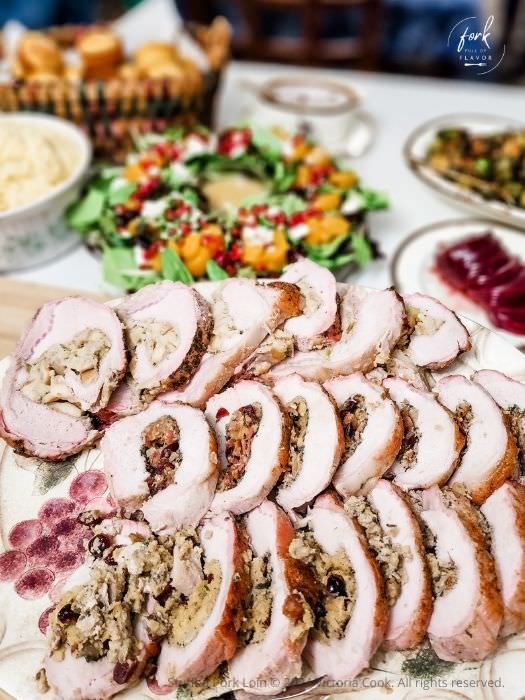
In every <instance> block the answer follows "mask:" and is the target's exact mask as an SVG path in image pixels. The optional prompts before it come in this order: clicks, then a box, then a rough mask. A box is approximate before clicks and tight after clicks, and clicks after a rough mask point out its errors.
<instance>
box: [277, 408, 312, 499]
mask: <svg viewBox="0 0 525 700" xmlns="http://www.w3.org/2000/svg"><path fill="white" fill-rule="evenodd" d="M286 410H287V412H288V415H289V416H290V423H291V426H290V457H289V461H288V467H289V468H288V471H286V472H285V473H284V475H283V478H282V482H281V483H282V485H283V486H284V487H286V486H290V484H291V483H292V482H293V481H294V480H295V478H296V477H297V475H298V474H299V472H300V470H301V467H302V464H303V455H304V441H305V438H306V430H307V428H308V405H307V403H306V401H305V399H304V398H303V397H302V396H296V397H295V398H294V399H293V400H292V401H290V403H289V404H288V405H287V406H286Z"/></svg>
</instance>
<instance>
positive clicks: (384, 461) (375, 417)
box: [324, 372, 403, 497]
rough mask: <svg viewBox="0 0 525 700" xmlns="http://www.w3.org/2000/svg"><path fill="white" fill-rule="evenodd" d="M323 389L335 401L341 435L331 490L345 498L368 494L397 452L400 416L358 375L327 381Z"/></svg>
mask: <svg viewBox="0 0 525 700" xmlns="http://www.w3.org/2000/svg"><path fill="white" fill-rule="evenodd" d="M324 388H325V389H326V390H327V391H328V392H329V393H330V394H331V395H332V396H333V397H334V399H335V402H336V404H337V407H338V409H339V415H340V417H341V422H342V425H343V434H344V450H343V457H342V460H341V463H340V466H339V468H338V469H337V471H336V474H335V477H334V480H333V484H334V487H335V488H336V489H337V491H338V492H339V493H340V494H341V495H342V496H345V497H346V496H353V495H355V494H364V493H367V492H368V491H369V490H370V489H371V488H373V486H374V484H375V483H376V482H377V481H378V479H380V478H381V477H382V475H383V474H384V473H385V472H386V471H387V469H389V467H390V466H391V465H392V463H393V461H394V459H395V458H396V455H397V453H398V452H399V449H400V447H401V440H402V438H403V423H402V420H401V414H400V413H399V410H398V409H397V407H396V405H395V404H394V402H393V401H391V400H390V399H389V398H388V396H387V394H386V392H385V391H384V390H383V389H382V388H381V387H379V386H377V385H376V384H374V383H372V382H371V381H369V380H368V379H366V378H365V377H364V376H363V375H362V374H361V372H354V373H353V374H350V375H348V376H347V377H336V378H335V379H330V380H329V381H327V382H325V384H324Z"/></svg>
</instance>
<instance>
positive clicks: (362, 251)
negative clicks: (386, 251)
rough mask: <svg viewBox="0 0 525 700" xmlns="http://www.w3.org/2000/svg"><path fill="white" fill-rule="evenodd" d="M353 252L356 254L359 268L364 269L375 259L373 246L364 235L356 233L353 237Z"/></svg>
mask: <svg viewBox="0 0 525 700" xmlns="http://www.w3.org/2000/svg"><path fill="white" fill-rule="evenodd" d="M351 243H352V250H353V252H354V254H355V261H356V263H357V264H358V265H359V267H364V266H365V265H368V263H369V262H370V261H371V260H372V258H373V253H372V246H371V245H370V242H369V241H368V240H367V239H366V237H365V235H364V234H362V233H355V234H354V235H353V236H352V241H351Z"/></svg>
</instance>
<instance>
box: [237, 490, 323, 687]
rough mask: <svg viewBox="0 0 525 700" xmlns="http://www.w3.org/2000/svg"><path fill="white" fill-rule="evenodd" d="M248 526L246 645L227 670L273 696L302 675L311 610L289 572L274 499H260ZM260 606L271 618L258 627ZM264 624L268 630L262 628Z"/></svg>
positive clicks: (287, 531)
mask: <svg viewBox="0 0 525 700" xmlns="http://www.w3.org/2000/svg"><path fill="white" fill-rule="evenodd" d="M246 530H247V534H248V538H249V542H250V546H251V550H252V554H253V559H252V560H251V563H250V568H251V569H252V571H253V572H254V574H253V577H252V590H251V594H250V599H249V603H248V606H247V609H246V612H245V620H244V621H243V625H242V626H241V638H243V637H245V638H246V639H245V641H247V644H246V645H245V646H244V647H243V648H241V649H240V650H239V651H238V652H237V653H236V655H235V656H234V657H233V659H232V660H231V661H230V674H231V676H232V677H233V678H235V679H243V683H245V684H248V685H247V687H250V688H253V692H254V693H256V694H258V695H259V694H260V695H275V694H276V693H279V692H281V691H282V690H284V688H285V687H286V686H287V685H288V684H290V683H291V682H292V679H293V678H297V677H299V676H300V675H301V671H302V662H301V654H302V652H303V649H304V645H305V644H306V639H307V636H308V630H309V629H310V627H311V626H312V624H313V614H312V611H311V609H310V606H309V605H308V603H307V602H306V599H305V597H304V594H303V593H302V592H301V590H300V588H299V589H298V588H297V584H299V586H300V579H299V577H298V576H290V575H289V570H290V567H292V568H293V569H295V570H296V569H297V562H296V560H295V559H293V558H292V557H291V556H290V554H289V552H288V548H289V546H290V543H291V542H292V540H293V537H294V530H293V527H292V524H291V523H290V521H289V520H288V518H287V517H286V516H285V515H284V513H283V512H282V511H281V510H280V508H278V507H277V506H276V505H275V504H274V503H271V502H270V501H263V503H261V505H260V506H258V507H257V508H256V509H255V510H253V511H252V512H251V513H249V514H248V515H247V517H246ZM261 571H263V572H265V573H266V576H267V577H268V578H269V579H270V581H271V583H270V588H269V590H268V589H264V588H261V586H263V585H266V581H264V582H262V581H261V580H260V579H261V575H262V574H261ZM309 585H310V586H311V584H309ZM262 605H264V606H265V609H266V607H267V606H268V605H269V607H270V619H269V620H268V621H267V622H266V621H264V622H263V624H262V625H261V620H260V607H261V606H262ZM263 626H266V629H261V627H263ZM261 637H262V638H261ZM265 681H266V682H265ZM276 681H277V682H276Z"/></svg>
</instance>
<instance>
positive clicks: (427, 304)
mask: <svg viewBox="0 0 525 700" xmlns="http://www.w3.org/2000/svg"><path fill="white" fill-rule="evenodd" d="M403 300H404V302H405V308H406V310H407V316H408V320H409V322H410V325H411V329H412V332H411V334H410V338H409V341H408V346H407V353H408V355H409V357H410V359H411V360H412V361H413V362H414V363H415V364H416V365H417V366H418V367H425V368H426V369H430V370H436V369H443V367H446V366H447V365H449V364H451V363H452V362H453V361H454V360H455V359H456V357H458V355H459V354H460V353H462V352H467V351H468V350H470V348H471V342H470V336H469V334H468V331H467V329H466V328H465V326H464V325H463V324H462V323H461V321H460V320H459V318H458V317H457V316H456V314H455V313H454V312H453V311H451V310H450V309H448V308H447V307H446V306H444V305H443V304H441V302H439V301H438V300H437V299H434V298H433V297H429V296H426V295H425V294H405V295H404V296H403Z"/></svg>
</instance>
